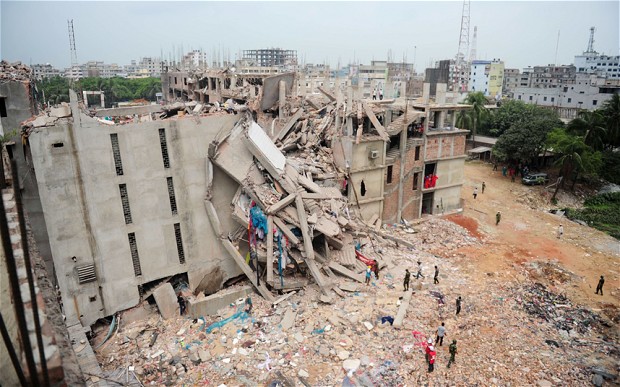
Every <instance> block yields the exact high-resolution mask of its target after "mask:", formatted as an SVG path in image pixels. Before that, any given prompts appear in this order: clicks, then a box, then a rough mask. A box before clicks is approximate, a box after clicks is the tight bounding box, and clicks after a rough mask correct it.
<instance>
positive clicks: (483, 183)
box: [482, 181, 487, 193]
mask: <svg viewBox="0 0 620 387" xmlns="http://www.w3.org/2000/svg"><path fill="white" fill-rule="evenodd" d="M486 187H487V183H485V182H484V181H483V182H482V193H484V189H485V188H486Z"/></svg>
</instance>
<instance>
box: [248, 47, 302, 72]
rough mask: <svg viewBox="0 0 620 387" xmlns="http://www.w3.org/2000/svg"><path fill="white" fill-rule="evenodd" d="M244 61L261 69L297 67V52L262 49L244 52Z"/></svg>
mask: <svg viewBox="0 0 620 387" xmlns="http://www.w3.org/2000/svg"><path fill="white" fill-rule="evenodd" d="M243 59H244V60H248V61H250V62H252V63H253V64H254V65H256V66H260V67H272V66H278V67H286V68H296V67H297V51H296V50H284V49H282V48H261V49H256V50H243Z"/></svg>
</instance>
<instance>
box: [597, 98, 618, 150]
mask: <svg viewBox="0 0 620 387" xmlns="http://www.w3.org/2000/svg"><path fill="white" fill-rule="evenodd" d="M601 112H602V115H603V117H604V118H605V121H606V126H607V136H606V138H605V145H607V146H609V148H611V149H613V148H614V147H617V146H620V95H618V94H614V95H613V96H612V97H611V99H610V100H608V101H606V102H605V103H604V104H603V108H602V109H601Z"/></svg>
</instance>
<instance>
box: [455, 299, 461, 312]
mask: <svg viewBox="0 0 620 387" xmlns="http://www.w3.org/2000/svg"><path fill="white" fill-rule="evenodd" d="M459 313H461V296H459V298H457V299H456V314H457V315H458V314H459Z"/></svg>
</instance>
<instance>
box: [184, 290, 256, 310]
mask: <svg viewBox="0 0 620 387" xmlns="http://www.w3.org/2000/svg"><path fill="white" fill-rule="evenodd" d="M252 293H253V290H252V286H250V285H246V286H243V287H241V288H235V289H233V290H223V291H221V292H217V293H215V294H212V295H210V296H208V297H205V298H201V299H199V300H197V299H193V300H189V302H188V306H187V311H188V314H189V315H190V316H191V317H193V318H199V317H201V316H215V315H217V312H218V310H220V309H222V308H225V307H227V306H228V305H230V303H232V302H235V300H237V299H239V298H246V297H247V296H248V295H249V294H252Z"/></svg>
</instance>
